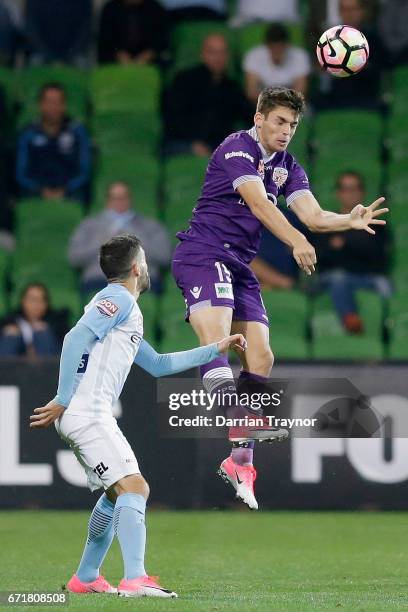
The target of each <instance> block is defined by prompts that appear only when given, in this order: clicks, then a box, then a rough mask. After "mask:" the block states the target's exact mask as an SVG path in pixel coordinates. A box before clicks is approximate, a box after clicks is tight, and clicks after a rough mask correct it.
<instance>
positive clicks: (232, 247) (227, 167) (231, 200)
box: [177, 127, 310, 263]
mask: <svg viewBox="0 0 408 612" xmlns="http://www.w3.org/2000/svg"><path fill="white" fill-rule="evenodd" d="M253 180H256V181H261V182H262V183H263V184H264V185H265V189H266V193H267V194H268V198H269V199H270V200H271V206H273V205H276V204H277V198H278V196H280V195H282V196H284V197H285V199H286V203H287V205H288V206H290V204H291V203H292V202H293V200H295V199H296V197H298V196H299V195H302V194H304V193H310V190H309V181H308V178H307V176H306V173H305V171H304V170H303V168H302V167H301V166H300V165H299V164H298V163H297V162H296V160H295V159H294V157H292V155H290V153H287V152H286V151H284V152H281V153H273V154H272V155H269V156H268V155H267V153H266V151H265V150H264V148H263V147H262V145H261V144H260V142H259V140H258V135H257V132H256V128H255V127H254V128H252V129H251V130H249V131H240V132H236V133H234V134H231V135H230V136H228V137H227V138H226V139H225V140H224V142H222V143H221V144H220V146H219V147H218V148H217V149H216V150H215V151H214V153H213V155H212V157H211V159H210V162H209V164H208V168H207V172H206V175H205V180H204V185H203V188H202V190H201V196H200V198H199V199H198V202H197V205H196V207H195V208H194V210H193V213H194V214H193V217H192V219H191V220H190V227H189V229H188V230H187V231H185V232H179V233H178V234H177V237H178V238H179V239H180V240H182V241H184V240H187V241H192V242H196V243H204V244H207V245H210V246H213V247H216V248H218V249H221V250H223V251H225V250H226V249H228V252H229V253H230V254H231V255H235V256H237V257H238V258H239V259H240V260H242V261H244V262H246V263H248V262H250V261H251V260H252V259H253V258H254V257H255V255H256V253H257V251H258V248H259V243H260V240H261V229H262V224H261V222H260V221H258V219H257V218H256V217H255V215H253V213H252V212H251V210H250V209H249V207H248V206H247V205H246V204H245V202H244V201H243V199H242V198H241V196H240V194H239V192H238V191H237V188H238V187H239V186H240V185H242V184H243V183H245V182H247V181H253Z"/></svg>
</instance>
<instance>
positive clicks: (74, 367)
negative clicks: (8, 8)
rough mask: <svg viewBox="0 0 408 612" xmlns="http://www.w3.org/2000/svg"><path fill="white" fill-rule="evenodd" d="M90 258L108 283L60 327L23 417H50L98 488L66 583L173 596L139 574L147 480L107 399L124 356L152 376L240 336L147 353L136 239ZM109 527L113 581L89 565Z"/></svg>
mask: <svg viewBox="0 0 408 612" xmlns="http://www.w3.org/2000/svg"><path fill="white" fill-rule="evenodd" d="M99 261H100V265H101V268H102V271H103V272H104V274H105V276H106V278H107V280H108V285H107V287H105V289H103V290H102V291H100V292H99V293H97V294H96V295H95V297H94V298H93V299H92V300H91V301H90V302H89V304H88V305H87V306H86V307H85V313H84V315H83V316H82V317H81V319H80V320H79V321H78V323H77V324H76V325H75V327H74V328H73V329H72V330H71V331H70V332H69V333H68V334H67V335H66V336H65V339H64V345H63V349H62V353H61V362H60V374H59V384H58V391H57V395H56V397H55V398H54V399H53V400H51V401H50V402H49V403H48V404H47V405H46V406H43V407H41V408H36V409H35V410H34V414H33V415H32V416H31V417H30V420H31V424H30V426H31V427H32V428H39V427H48V425H50V424H51V423H54V422H55V427H56V429H57V431H58V433H59V434H60V436H61V437H62V438H63V439H64V440H65V441H66V442H67V443H68V444H69V445H70V446H71V448H72V450H73V451H74V453H75V455H76V457H77V459H78V461H79V462H80V463H81V465H82V466H83V467H84V469H85V471H86V473H87V476H88V485H89V488H90V489H91V491H95V490H96V489H99V488H104V489H105V492H104V494H103V495H102V496H101V497H100V498H99V500H98V502H97V503H96V506H95V508H94V509H93V511H92V514H91V517H90V520H89V529H88V537H87V541H86V544H85V548H84V552H83V555H82V559H81V562H80V564H79V567H78V569H77V571H76V573H75V574H74V575H73V576H72V578H71V579H70V580H69V582H68V584H67V588H68V589H69V590H70V591H72V592H74V593H90V592H93V593H117V592H118V593H119V594H120V595H123V596H126V597H140V596H151V597H177V594H176V593H174V592H173V591H169V590H167V589H164V588H162V587H161V586H160V584H159V583H158V580H157V579H155V578H153V577H151V576H148V575H147V574H146V571H145V568H144V556H145V544H146V527H145V509H146V500H147V498H148V495H149V486H148V484H147V482H146V481H145V479H144V478H143V476H142V475H141V474H140V470H139V466H138V463H137V460H136V457H135V455H134V453H133V451H132V449H131V447H130V445H129V443H128V441H127V440H126V438H125V436H124V435H123V433H122V432H121V430H120V429H119V427H118V424H117V422H116V419H115V418H114V417H113V415H112V407H113V405H114V404H115V403H116V401H117V400H118V398H119V395H120V393H121V391H122V388H123V385H124V383H125V381H126V378H127V376H128V374H129V371H130V368H131V366H132V364H133V363H136V364H137V365H139V366H140V367H142V368H144V369H145V370H147V371H148V372H149V373H150V374H152V375H153V376H156V377H158V376H166V375H169V374H175V373H177V372H181V371H183V370H188V369H190V368H193V367H196V366H200V365H203V364H205V363H208V362H209V361H212V360H213V359H215V358H216V357H217V356H218V355H220V354H221V353H225V352H227V351H228V348H229V347H232V346H234V347H235V348H237V347H240V348H241V349H242V350H244V349H245V346H246V342H245V339H244V337H243V336H242V335H241V334H235V335H232V336H229V337H228V338H225V339H224V340H221V342H217V343H214V344H209V345H207V346H202V347H199V348H196V349H192V350H189V351H182V352H179V353H169V354H165V355H160V354H158V353H156V351H155V350H154V349H153V348H152V347H151V346H150V345H149V344H148V343H147V342H146V341H145V340H143V316H142V313H141V312H140V308H139V306H138V305H137V299H138V297H139V295H140V294H141V293H143V292H144V291H146V290H147V289H148V288H149V286H150V280H149V274H148V270H147V264H146V258H145V253H144V251H143V248H142V246H141V244H140V241H139V240H138V239H137V238H136V237H135V236H132V235H123V236H116V237H115V238H112V239H111V240H109V241H108V242H106V243H105V244H103V245H102V247H101V249H100V257H99ZM115 534H116V536H117V537H118V540H119V544H120V547H121V551H122V556H123V563H124V578H123V580H122V581H121V582H120V584H119V586H118V588H117V589H116V588H114V587H113V586H111V585H110V584H109V582H108V581H107V580H105V578H104V577H103V576H102V575H101V574H100V573H99V570H100V567H101V565H102V563H103V560H104V558H105V556H106V553H107V552H108V550H109V547H110V545H111V543H112V540H113V537H114V535H115Z"/></svg>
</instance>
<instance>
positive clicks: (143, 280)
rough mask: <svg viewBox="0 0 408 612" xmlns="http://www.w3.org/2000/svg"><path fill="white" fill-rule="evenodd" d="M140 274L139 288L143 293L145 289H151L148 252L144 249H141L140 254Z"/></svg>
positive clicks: (138, 278)
mask: <svg viewBox="0 0 408 612" xmlns="http://www.w3.org/2000/svg"><path fill="white" fill-rule="evenodd" d="M138 267H139V276H138V277H137V290H138V292H139V294H140V295H141V294H142V293H144V292H145V291H149V289H150V276H149V270H148V267H147V262H146V254H145V252H144V250H143V249H141V253H140V256H139V262H138Z"/></svg>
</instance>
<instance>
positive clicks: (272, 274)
mask: <svg viewBox="0 0 408 612" xmlns="http://www.w3.org/2000/svg"><path fill="white" fill-rule="evenodd" d="M281 211H282V213H283V214H284V215H285V217H286V218H287V219H288V221H289V222H290V223H291V224H292V225H293V226H294V227H296V229H298V230H299V231H301V232H303V234H304V235H305V236H307V237H308V233H309V232H308V230H307V228H305V226H304V225H303V223H301V222H300V221H299V219H298V217H297V216H296V215H295V214H294V213H293V212H292V211H291V210H290V208H287V207H285V208H281ZM251 268H252V270H253V271H254V273H255V276H256V277H257V279H258V280H259V283H260V285H261V288H262V289H265V290H268V289H291V288H292V287H293V286H294V285H295V284H296V281H297V279H298V277H299V274H298V273H299V267H298V265H297V263H296V261H295V260H294V259H293V255H292V251H291V249H290V248H289V247H288V246H287V245H286V244H284V243H283V242H282V241H281V240H279V238H277V237H276V236H274V235H273V234H272V233H271V232H270V231H268V230H267V229H266V228H263V229H262V238H261V244H260V247H259V250H258V254H257V256H256V257H255V259H253V260H252V262H251Z"/></svg>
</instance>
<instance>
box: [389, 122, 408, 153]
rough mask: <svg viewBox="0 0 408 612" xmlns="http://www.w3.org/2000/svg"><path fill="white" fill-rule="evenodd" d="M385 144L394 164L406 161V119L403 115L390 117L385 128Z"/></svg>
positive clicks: (407, 149)
mask: <svg viewBox="0 0 408 612" xmlns="http://www.w3.org/2000/svg"><path fill="white" fill-rule="evenodd" d="M386 134H387V137H386V144H387V146H388V150H389V154H390V157H391V160H392V161H393V162H394V163H401V162H405V163H406V162H407V160H408V119H407V116H406V114H405V115H392V116H391V117H390V118H389V120H388V122H387V128H386Z"/></svg>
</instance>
